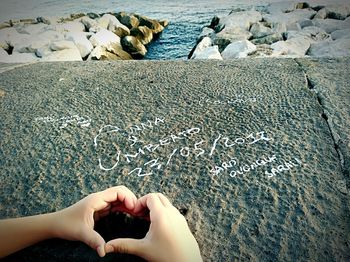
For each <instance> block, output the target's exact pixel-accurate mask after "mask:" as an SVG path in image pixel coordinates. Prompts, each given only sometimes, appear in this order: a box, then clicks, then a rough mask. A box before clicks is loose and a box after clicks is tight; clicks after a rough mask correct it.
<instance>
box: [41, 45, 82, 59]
mask: <svg viewBox="0 0 350 262" xmlns="http://www.w3.org/2000/svg"><path fill="white" fill-rule="evenodd" d="M82 60H83V59H82V58H81V55H80V52H79V50H78V48H74V49H64V50H61V51H54V52H52V53H51V54H49V55H47V56H44V57H43V58H42V59H41V60H40V61H45V62H49V61H82Z"/></svg>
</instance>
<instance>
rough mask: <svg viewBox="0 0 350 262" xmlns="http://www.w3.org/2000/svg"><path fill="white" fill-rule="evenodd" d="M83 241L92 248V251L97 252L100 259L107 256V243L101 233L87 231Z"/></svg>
mask: <svg viewBox="0 0 350 262" xmlns="http://www.w3.org/2000/svg"><path fill="white" fill-rule="evenodd" d="M82 241H83V242H84V243H85V244H87V245H88V246H90V247H91V248H92V249H94V250H96V251H97V253H98V255H99V256H100V257H104V256H105V254H106V253H105V249H104V246H105V243H106V242H105V241H104V239H103V238H102V237H101V235H100V234H99V233H97V232H96V231H95V230H92V229H85V230H84V231H83V235H82Z"/></svg>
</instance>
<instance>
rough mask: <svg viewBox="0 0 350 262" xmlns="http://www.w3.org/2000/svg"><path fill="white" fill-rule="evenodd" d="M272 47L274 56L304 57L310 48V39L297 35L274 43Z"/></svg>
mask: <svg viewBox="0 0 350 262" xmlns="http://www.w3.org/2000/svg"><path fill="white" fill-rule="evenodd" d="M271 48H272V49H273V53H272V55H273V56H288V57H304V56H305V54H306V52H307V51H308V49H309V48H310V40H309V38H307V37H303V36H300V37H295V38H291V39H288V40H286V41H278V42H276V43H273V44H272V45H271Z"/></svg>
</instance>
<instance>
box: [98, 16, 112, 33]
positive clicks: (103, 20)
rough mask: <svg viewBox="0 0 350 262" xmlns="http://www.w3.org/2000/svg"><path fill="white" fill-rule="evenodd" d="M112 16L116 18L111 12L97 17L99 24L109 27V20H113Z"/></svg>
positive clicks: (102, 26)
mask: <svg viewBox="0 0 350 262" xmlns="http://www.w3.org/2000/svg"><path fill="white" fill-rule="evenodd" d="M111 17H114V18H116V17H115V16H113V15H111V14H104V15H103V16H102V17H100V18H98V19H97V25H98V26H99V27H100V28H104V29H107V28H108V25H109V21H110V20H111Z"/></svg>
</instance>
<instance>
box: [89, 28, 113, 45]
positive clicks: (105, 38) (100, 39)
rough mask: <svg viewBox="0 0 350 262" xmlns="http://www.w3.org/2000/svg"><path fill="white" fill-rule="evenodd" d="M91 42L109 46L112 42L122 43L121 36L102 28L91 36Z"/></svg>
mask: <svg viewBox="0 0 350 262" xmlns="http://www.w3.org/2000/svg"><path fill="white" fill-rule="evenodd" d="M89 40H90V42H91V44H92V45H93V46H94V47H96V46H99V45H100V46H108V45H110V44H112V43H119V44H120V37H119V36H117V35H116V34H114V33H112V32H111V31H108V30H106V29H101V31H99V32H98V33H96V34H94V35H93V36H91V37H90V39H89Z"/></svg>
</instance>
